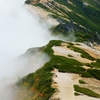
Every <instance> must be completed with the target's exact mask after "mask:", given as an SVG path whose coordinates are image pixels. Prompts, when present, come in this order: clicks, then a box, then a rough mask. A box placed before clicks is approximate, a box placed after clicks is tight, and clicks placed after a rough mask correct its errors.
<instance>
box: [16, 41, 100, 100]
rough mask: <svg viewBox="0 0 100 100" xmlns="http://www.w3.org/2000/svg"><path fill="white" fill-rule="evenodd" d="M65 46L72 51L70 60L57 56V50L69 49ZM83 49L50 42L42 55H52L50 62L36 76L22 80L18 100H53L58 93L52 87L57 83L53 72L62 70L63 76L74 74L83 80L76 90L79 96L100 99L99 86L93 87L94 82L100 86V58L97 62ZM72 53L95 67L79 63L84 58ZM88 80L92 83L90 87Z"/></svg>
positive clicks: (75, 87) (59, 42) (32, 74)
mask: <svg viewBox="0 0 100 100" xmlns="http://www.w3.org/2000/svg"><path fill="white" fill-rule="evenodd" d="M63 46H66V49H68V48H69V49H68V50H70V53H69V54H70V55H69V54H68V56H66V57H65V55H63V54H62V55H59V53H58V55H55V53H54V52H55V51H54V50H53V47H60V48H61V47H62V48H65V47H63ZM76 46H79V47H76ZM80 47H81V44H77V43H75V42H74V43H70V42H69V43H68V42H63V41H59V40H53V41H50V42H49V44H47V45H46V46H45V47H44V48H42V50H41V52H45V53H47V54H48V55H50V57H51V59H50V61H49V62H47V63H45V64H44V66H43V67H41V68H40V69H38V70H37V71H36V72H34V73H30V74H29V75H27V76H25V77H24V78H22V79H20V80H19V82H18V83H17V86H18V87H19V89H20V92H19V96H18V97H19V98H18V100H49V98H50V97H51V96H52V95H53V94H54V93H55V92H56V91H57V90H56V89H55V88H53V87H52V86H51V84H52V82H53V80H52V77H53V73H52V71H53V70H54V69H58V71H59V72H62V73H74V74H78V75H79V76H80V79H81V80H80V79H79V84H78V85H75V86H73V88H74V89H75V91H76V92H75V95H77V94H78V95H81V94H84V95H88V96H91V97H96V98H100V92H97V91H95V89H97V90H98V91H100V87H99V86H95V85H93V86H92V84H93V83H92V82H95V81H93V80H94V79H95V80H96V81H97V83H98V84H99V83H100V64H99V61H100V57H99V58H98V56H96V57H97V58H94V57H93V56H91V55H90V54H89V53H88V52H86V50H82V49H81V48H80ZM89 48H91V47H89ZM58 50H59V49H58ZM33 51H34V50H33ZM72 51H73V52H74V53H81V55H80V57H81V58H82V59H83V60H86V59H87V60H90V61H91V63H90V62H83V61H82V60H81V61H79V59H80V58H79V59H77V58H75V57H74V55H72V53H71V52H72ZM82 55H84V56H82ZM83 66H87V67H83ZM87 79H90V80H92V81H90V83H88V81H87ZM81 84H83V85H81ZM93 88H94V89H93ZM77 92H78V93H77ZM84 95H83V96H84ZM51 100H53V99H51Z"/></svg>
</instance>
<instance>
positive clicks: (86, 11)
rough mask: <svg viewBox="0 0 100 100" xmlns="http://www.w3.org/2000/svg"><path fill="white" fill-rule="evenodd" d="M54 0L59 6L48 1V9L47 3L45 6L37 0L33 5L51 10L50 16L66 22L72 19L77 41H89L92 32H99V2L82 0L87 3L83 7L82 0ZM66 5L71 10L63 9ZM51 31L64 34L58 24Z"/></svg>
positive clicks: (28, 0)
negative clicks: (68, 0) (68, 1)
mask: <svg viewBox="0 0 100 100" xmlns="http://www.w3.org/2000/svg"><path fill="white" fill-rule="evenodd" d="M30 1H31V2H30ZM32 1H33V0H27V2H28V3H29V2H30V4H31V3H32ZM54 1H55V2H57V3H58V4H60V5H61V6H59V5H58V4H52V2H49V4H50V8H52V9H50V8H49V6H48V5H46V6H45V5H43V4H41V3H39V1H38V0H37V3H36V4H35V5H33V6H39V7H41V8H42V9H44V10H46V11H47V12H51V13H52V14H51V15H50V16H52V17H54V18H55V19H58V18H62V19H63V20H64V22H65V23H66V22H68V20H67V19H69V20H71V19H72V20H73V21H74V22H75V23H76V24H75V28H76V30H75V35H76V37H77V41H89V40H90V38H91V35H92V34H93V33H95V32H98V33H99V34H100V28H99V26H100V4H99V3H97V2H96V1H94V0H84V2H87V3H88V4H89V5H88V6H86V7H85V8H83V2H82V0H70V2H71V3H72V4H70V3H67V2H66V0H54ZM63 6H64V7H63ZM66 7H67V8H69V9H70V10H72V12H69V11H67V10H66V9H65V8H66ZM59 13H60V14H59ZM81 16H82V17H81ZM78 25H82V26H84V27H85V28H82V27H81V28H80V27H78ZM52 33H53V34H64V33H65V32H64V29H63V26H62V27H59V25H58V26H56V27H53V28H52ZM86 33H87V34H86ZM90 33H91V34H90ZM64 35H65V34H64Z"/></svg>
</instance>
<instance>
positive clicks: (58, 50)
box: [52, 46, 92, 63]
mask: <svg viewBox="0 0 100 100" xmlns="http://www.w3.org/2000/svg"><path fill="white" fill-rule="evenodd" d="M52 49H53V50H54V55H61V56H65V57H69V56H68V55H72V56H73V57H69V58H72V59H75V60H78V61H80V62H82V63H91V62H92V61H91V60H89V59H86V58H82V57H81V54H80V53H78V52H75V51H73V50H71V49H69V48H67V47H62V46H54V47H52Z"/></svg>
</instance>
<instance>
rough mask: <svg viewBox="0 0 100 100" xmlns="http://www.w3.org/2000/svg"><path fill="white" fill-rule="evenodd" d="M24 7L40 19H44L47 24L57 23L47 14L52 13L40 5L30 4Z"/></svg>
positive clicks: (53, 24)
mask: <svg viewBox="0 0 100 100" xmlns="http://www.w3.org/2000/svg"><path fill="white" fill-rule="evenodd" d="M26 7H27V8H28V10H29V11H30V12H31V13H32V14H34V15H37V16H38V17H40V18H41V19H43V20H45V21H46V22H47V23H48V24H50V25H52V26H55V25H58V24H59V23H58V21H57V20H56V19H54V18H51V17H49V16H48V15H49V14H52V13H50V12H47V11H46V10H43V9H42V8H40V7H36V6H32V5H26Z"/></svg>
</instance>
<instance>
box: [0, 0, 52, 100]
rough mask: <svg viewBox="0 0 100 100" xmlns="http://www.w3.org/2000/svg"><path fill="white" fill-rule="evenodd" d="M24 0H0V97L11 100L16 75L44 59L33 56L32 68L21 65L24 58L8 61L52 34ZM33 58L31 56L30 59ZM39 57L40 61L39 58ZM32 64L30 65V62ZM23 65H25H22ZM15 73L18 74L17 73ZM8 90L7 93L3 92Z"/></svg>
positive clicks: (42, 43) (0, 99)
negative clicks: (28, 8) (25, 4)
mask: <svg viewBox="0 0 100 100" xmlns="http://www.w3.org/2000/svg"><path fill="white" fill-rule="evenodd" d="M24 2H25V1H24V0H0V100H14V97H13V96H14V94H15V93H16V91H15V90H17V89H15V88H16V87H15V86H13V83H14V82H15V81H16V77H20V76H23V75H25V74H28V73H29V72H32V71H33V70H36V69H37V68H39V67H40V64H41V65H43V64H44V63H45V62H46V61H48V60H49V58H48V57H47V58H48V59H46V60H45V59H44V60H41V58H39V57H37V59H38V60H37V61H38V62H39V61H40V60H41V62H39V63H38V62H37V61H35V62H36V63H38V64H37V65H35V68H31V67H29V68H28V70H27V68H23V67H24V66H25V64H26V63H27V61H26V62H25V60H23V62H19V63H18V64H16V63H15V62H13V63H12V60H13V59H14V58H16V57H17V56H19V55H21V54H23V53H24V52H25V51H26V50H27V49H29V48H31V47H39V46H43V45H45V44H46V43H47V42H48V41H49V40H50V39H52V38H53V37H52V36H51V35H50V32H49V29H48V27H47V25H46V24H45V23H41V21H40V19H39V18H38V16H36V15H32V14H31V13H30V12H28V10H27V8H25V6H24ZM33 59H35V58H33ZM39 59H40V60H39ZM32 66H34V64H32ZM25 67H26V66H25ZM18 74H19V75H18ZM7 91H8V92H7Z"/></svg>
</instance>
